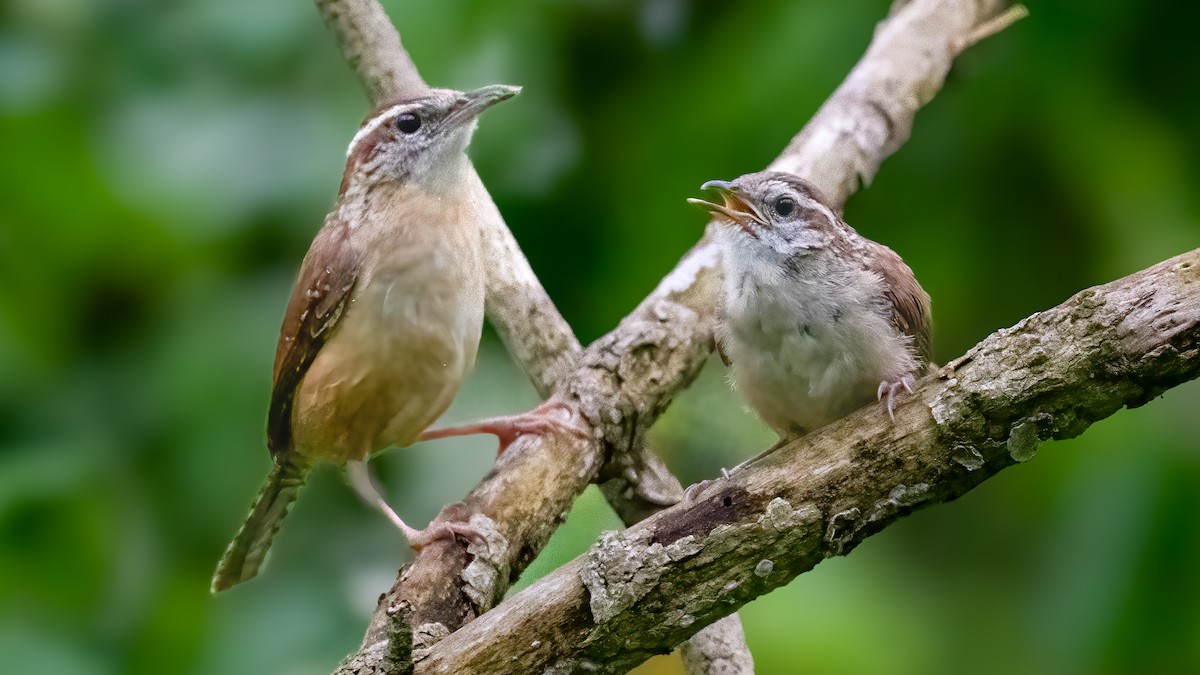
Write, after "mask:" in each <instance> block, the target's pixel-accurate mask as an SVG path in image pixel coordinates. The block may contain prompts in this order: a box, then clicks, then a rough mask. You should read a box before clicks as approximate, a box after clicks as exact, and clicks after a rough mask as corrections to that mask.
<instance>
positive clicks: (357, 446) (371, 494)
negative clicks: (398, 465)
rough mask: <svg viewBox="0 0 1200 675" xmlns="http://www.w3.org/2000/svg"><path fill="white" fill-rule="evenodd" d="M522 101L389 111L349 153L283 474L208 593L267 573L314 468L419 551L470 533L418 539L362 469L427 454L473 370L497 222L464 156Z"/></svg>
mask: <svg viewBox="0 0 1200 675" xmlns="http://www.w3.org/2000/svg"><path fill="white" fill-rule="evenodd" d="M518 91H520V90H519V88H517V87H509V86H503V85H493V86H489V87H483V88H481V89H476V90H474V91H470V92H466V93H464V92H459V91H452V90H446V89H439V90H431V91H429V92H428V93H426V94H424V95H423V96H421V97H419V98H414V99H410V100H403V101H397V102H394V103H391V104H388V105H385V106H383V107H382V108H381V109H380V110H379V111H378V112H377V113H375V114H374V115H372V116H371V117H369V118H367V120H366V121H365V122H364V123H363V125H362V127H361V128H360V129H359V131H358V133H357V134H356V135H355V136H354V139H353V140H352V141H351V142H350V147H349V149H348V150H347V156H348V159H347V162H346V171H345V174H344V175H343V178H342V185H341V190H340V191H339V193H338V197H337V202H336V204H335V206H334V209H333V211H332V212H331V213H330V214H329V215H328V216H326V218H325V224H324V226H323V227H322V228H321V230H320V231H319V232H318V233H317V235H316V238H315V239H314V240H313V243H312V246H311V247H310V248H309V251H308V254H307V255H306V256H305V258H304V262H303V264H302V265H301V268H300V274H299V278H298V279H297V280H296V285H295V288H294V290H293V293H292V298H291V301H290V302H289V303H288V307H287V312H286V314H285V316H284V319H283V328H282V329H281V331H280V336H279V344H278V347H277V349H276V353H275V369H274V380H273V388H272V392H271V404H270V412H269V415H268V425H267V444H268V447H269V448H270V451H271V457H272V459H273V460H274V465H275V466H274V469H273V470H272V471H271V474H270V475H269V476H268V478H267V481H266V484H265V485H264V486H263V487H262V489H261V490H260V491H259V494H258V497H257V499H256V500H255V502H254V505H253V506H252V507H251V511H250V515H249V516H248V517H247V519H246V522H245V524H243V525H242V528H241V530H240V531H239V532H238V533H237V536H236V537H235V538H234V540H233V542H232V543H231V544H230V545H229V548H228V549H227V550H226V551H225V554H224V556H222V558H221V561H220V563H219V564H218V566H217V571H216V574H215V575H214V577H213V581H212V588H213V591H220V590H223V589H226V588H229V587H230V586H232V585H234V584H237V583H240V582H242V581H246V580H247V579H250V578H252V577H254V576H255V574H257V572H258V569H259V567H260V566H261V565H262V562H263V559H264V557H265V556H266V553H267V550H268V549H269V547H270V545H271V541H272V539H273V538H274V536H275V533H276V532H277V531H278V529H279V524H280V522H281V520H282V519H283V517H284V515H285V514H286V513H287V509H288V507H289V506H290V504H291V503H292V502H293V501H294V500H295V499H296V496H297V493H298V491H299V489H300V487H301V486H302V485H303V483H304V480H305V475H306V474H307V472H308V471H309V469H310V468H311V467H312V466H313V464H315V463H316V462H317V461H318V460H320V461H326V462H331V463H334V464H338V465H341V464H345V465H347V472H348V474H349V477H350V482H351V484H352V485H353V486H354V487H355V488H356V489H357V490H358V491H359V493H360V494H361V495H362V496H363V498H364V499H365V500H367V501H368V502H369V503H371V504H372V505H373V506H375V507H377V508H379V509H380V510H382V511H383V512H384V513H385V514H387V515H388V517H389V518H391V519H392V521H393V522H394V523H395V524H396V526H397V527H399V528H400V529H401V530H402V531H403V532H404V535H405V537H406V538H407V539H408V541H409V543H410V544H412V545H413V546H415V547H420V546H422V545H424V544H426V543H428V542H429V541H432V540H433V539H436V538H438V537H444V536H454V534H468V535H469V534H471V531H470V528H469V527H468V526H467V525H466V524H465V523H437V524H435V525H431V526H430V527H428V528H426V529H425V530H417V529H414V528H412V527H409V526H408V525H407V524H405V523H404V521H403V520H401V519H400V518H399V516H397V515H396V514H395V512H394V511H392V510H391V508H390V507H388V505H387V503H386V502H385V501H384V500H383V498H382V497H381V496H380V495H379V493H378V492H377V491H376V490H375V488H374V487H373V486H372V484H371V481H370V477H369V475H368V474H367V471H366V464H365V462H366V460H367V459H368V458H369V456H370V455H371V453H373V452H376V451H378V450H382V449H384V448H387V447H389V446H393V445H396V446H405V445H409V444H411V443H413V442H414V441H415V440H417V439H418V437H419V436H420V435H421V433H422V432H423V431H425V429H426V428H427V427H429V425H430V424H432V423H433V421H434V420H435V419H437V417H438V416H439V415H441V414H442V412H444V411H445V410H446V408H447V406H449V405H450V402H451V400H452V399H453V398H454V396H455V394H456V393H457V392H458V389H459V386H460V385H461V384H462V381H463V378H464V376H465V375H466V373H467V371H468V370H470V368H471V367H472V365H473V364H474V362H475V356H476V352H477V350H478V348H479V338H480V332H481V329H482V325H483V311H484V274H485V271H484V269H483V261H482V260H481V253H480V251H481V242H480V236H481V235H480V227H479V224H480V222H483V221H484V220H485V219H489V218H492V219H498V218H500V215H499V213H498V212H497V210H496V207H495V205H494V204H493V203H492V199H491V197H490V196H489V195H488V193H487V190H486V189H485V188H484V186H483V184H482V183H481V182H480V180H479V178H478V176H477V175H476V173H475V171H474V169H472V167H471V165H470V162H469V160H468V159H467V157H466V154H465V150H466V147H467V144H468V143H469V142H470V139H471V135H472V133H473V132H474V129H475V126H476V119H477V117H478V116H479V114H480V113H481V112H483V110H485V109H486V108H488V107H489V106H491V105H493V104H495V103H498V102H500V101H503V100H505V99H507V98H510V97H512V96H513V95H515V94H516V93H517V92H518ZM517 419H519V420H520V421H522V422H526V426H530V425H529V424H528V423H527V422H528V420H527V418H517ZM502 422H503V420H501V423H502ZM510 422H511V420H510ZM493 426H495V425H493ZM501 426H503V425H502V424H501ZM512 426H513V425H512V424H509V425H508V427H505V428H506V429H511V428H512ZM533 426H536V424H534V425H533ZM484 430H488V431H495V428H488V429H484Z"/></svg>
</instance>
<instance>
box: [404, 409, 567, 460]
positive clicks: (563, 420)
mask: <svg viewBox="0 0 1200 675" xmlns="http://www.w3.org/2000/svg"><path fill="white" fill-rule="evenodd" d="M560 410H561V411H564V412H565V413H566V415H562V414H557V411H560ZM574 417H575V413H574V411H573V410H572V409H571V407H570V406H568V405H567V404H566V403H562V402H560V401H547V402H545V403H542V404H541V405H539V406H538V407H536V408H534V409H533V410H530V411H529V412H525V413H521V414H519V415H504V416H502V417H492V418H489V419H486V420H480V421H479V422H476V423H474V424H466V425H463V426H461V427H450V428H447V429H432V430H430V431H426V432H425V433H423V434H421V435H420V436H418V437H417V440H419V441H431V440H433V439H436V438H449V437H451V436H470V435H472V434H492V435H493V436H495V437H496V438H498V439H499V440H500V447H499V449H498V450H497V451H496V454H497V455H502V454H504V451H505V450H507V449H508V446H510V445H512V443H513V441H515V440H517V439H518V438H520V437H521V436H524V435H526V434H545V433H553V432H557V431H566V432H569V433H571V434H574V435H576V436H580V437H584V438H586V437H587V436H588V435H589V432H588V430H587V428H586V427H584V426H583V425H582V424H580V423H578V422H576V421H575V420H574Z"/></svg>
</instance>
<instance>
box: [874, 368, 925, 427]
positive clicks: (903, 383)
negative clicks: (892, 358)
mask: <svg viewBox="0 0 1200 675" xmlns="http://www.w3.org/2000/svg"><path fill="white" fill-rule="evenodd" d="M914 384H916V380H915V379H913V376H912V373H905V374H904V375H901V376H900V377H899V378H897V379H895V380H889V379H886V378H885V379H884V380H883V381H882V382H880V383H879V389H878V390H877V391H876V392H875V398H877V399H879V402H880V403H881V404H883V406H884V407H885V408H886V409H887V414H888V417H890V418H891V419H893V420H895V419H896V412H895V410H896V399H897V397H898V396H899V395H900V390H901V389H903V390H904V391H907V392H908V393H910V394H911V393H913V385H914ZM885 396H886V397H887V400H886V401H885V400H884V397H885Z"/></svg>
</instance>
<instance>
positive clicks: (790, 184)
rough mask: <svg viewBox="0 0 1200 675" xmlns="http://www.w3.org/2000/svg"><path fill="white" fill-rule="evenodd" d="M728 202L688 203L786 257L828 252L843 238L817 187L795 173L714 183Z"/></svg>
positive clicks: (770, 173)
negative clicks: (803, 253)
mask: <svg viewBox="0 0 1200 675" xmlns="http://www.w3.org/2000/svg"><path fill="white" fill-rule="evenodd" d="M700 188H701V189H703V190H716V191H717V193H718V194H720V195H721V199H722V203H721V204H717V203H714V202H708V201H704V200H702V199H688V202H689V203H691V204H695V205H697V206H699V207H701V208H703V209H705V210H707V211H709V212H711V213H712V214H713V216H714V217H715V218H716V219H717V222H718V223H721V224H722V225H724V226H726V227H728V228H729V230H730V231H731V233H732V234H733V235H734V236H736V237H737V238H738V240H740V241H745V242H746V243H757V244H759V245H762V246H766V247H769V248H771V249H773V250H775V251H777V252H779V253H781V254H784V255H794V254H796V253H802V252H804V251H808V250H814V249H820V248H825V247H826V246H828V245H829V243H830V242H831V241H832V240H833V238H834V237H835V236H836V235H837V232H838V230H837V223H838V219H837V216H835V215H834V214H833V211H831V210H830V209H829V207H828V206H826V205H825V203H824V199H823V197H822V196H821V193H820V191H818V190H817V188H816V186H814V185H813V184H812V183H809V182H808V181H806V180H804V179H803V178H800V177H799V176H795V175H793V174H790V173H783V172H780V171H762V172H759V173H750V174H746V175H745V176H741V177H740V178H738V179H736V180H734V181H732V182H730V181H723V180H710V181H708V182H707V183H705V184H704V185H701V186H700Z"/></svg>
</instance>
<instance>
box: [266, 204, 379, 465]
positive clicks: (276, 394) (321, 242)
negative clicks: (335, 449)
mask: <svg viewBox="0 0 1200 675" xmlns="http://www.w3.org/2000/svg"><path fill="white" fill-rule="evenodd" d="M349 234H350V228H349V225H348V224H347V223H346V222H345V221H342V220H338V219H335V218H332V217H331V218H329V219H328V220H326V221H325V226H324V227H322V228H321V231H320V232H318V233H317V236H316V238H315V239H314V240H313V243H312V246H311V247H309V249H308V255H306V256H304V262H303V263H302V264H301V266H300V274H299V276H298V277H297V279H296V286H295V287H294V288H293V289H292V299H291V300H290V301H289V302H288V307H287V313H286V314H284V316H283V327H282V328H281V329H280V331H279V344H278V345H277V346H276V348H275V374H274V379H273V385H272V388H271V409H270V412H269V413H268V415H267V447H269V448H270V449H271V455H272V456H274V457H278V456H279V455H280V454H282V453H286V452H287V451H288V450H290V449H291V443H292V402H293V401H294V400H295V398H296V390H297V389H298V388H299V386H300V381H301V380H303V379H304V375H305V373H307V372H308V367H309V366H311V365H312V362H313V359H315V358H316V357H317V353H318V352H320V351H321V347H322V346H323V345H324V344H325V342H326V341H327V340H328V339H329V336H330V335H332V334H333V332H334V330H335V329H336V328H337V324H338V321H339V320H340V319H341V318H342V315H343V313H344V310H345V306H346V301H347V300H348V299H349V297H350V293H351V291H352V290H353V289H354V284H355V282H356V281H357V280H358V253H357V251H355V250H354V248H353V247H352V246H351V245H350V241H349Z"/></svg>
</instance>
